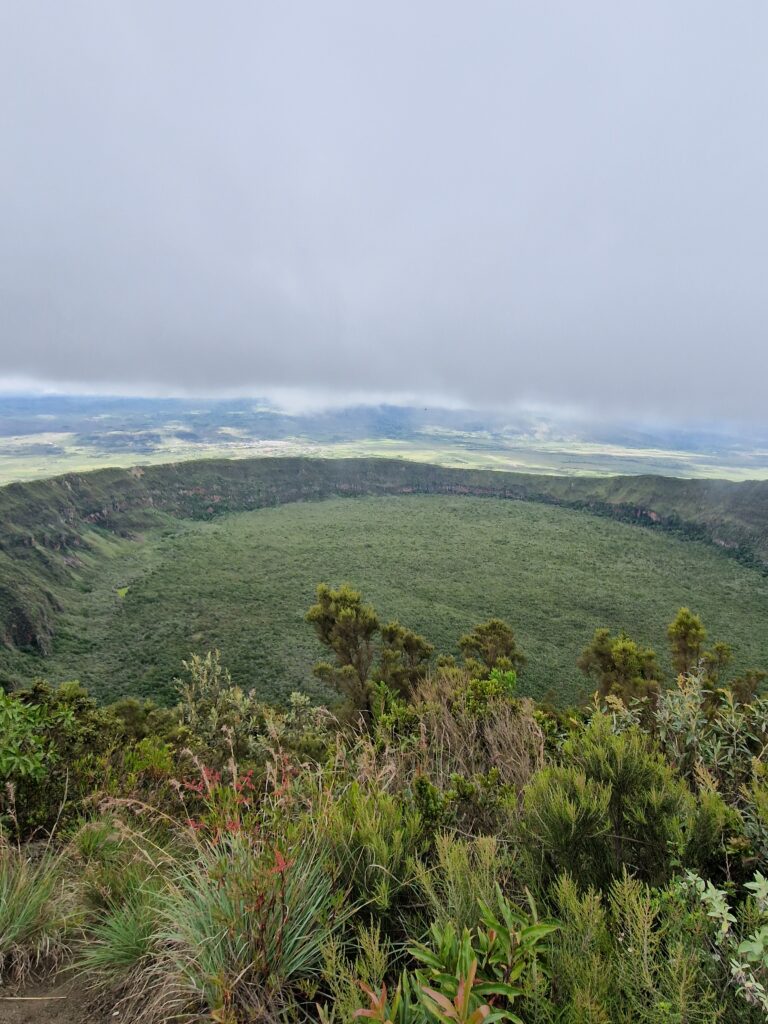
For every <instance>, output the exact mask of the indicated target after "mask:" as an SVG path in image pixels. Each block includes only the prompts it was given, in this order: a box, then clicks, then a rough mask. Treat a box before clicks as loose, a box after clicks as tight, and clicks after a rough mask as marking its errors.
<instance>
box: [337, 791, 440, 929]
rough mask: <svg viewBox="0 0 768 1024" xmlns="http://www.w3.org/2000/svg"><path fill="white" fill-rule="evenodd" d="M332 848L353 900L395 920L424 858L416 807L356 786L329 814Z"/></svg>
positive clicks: (344, 794) (381, 915)
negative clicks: (420, 857)
mask: <svg viewBox="0 0 768 1024" xmlns="http://www.w3.org/2000/svg"><path fill="white" fill-rule="evenodd" d="M327 842H328V844H329V847H330V849H331V851H332V854H333V857H334V860H335V862H336V864H337V865H338V866H339V869H340V871H341V877H342V878H343V880H344V882H345V884H346V885H347V886H348V887H349V889H350V892H351V894H352V898H353V900H354V901H355V902H357V903H360V904H362V905H364V906H365V907H366V908H367V909H368V911H369V913H371V914H372V915H374V916H376V917H386V916H390V917H391V916H392V915H393V913H394V912H395V910H396V908H397V905H398V901H399V900H400V899H401V898H402V897H403V891H404V889H405V888H406V887H407V886H408V885H410V883H411V882H412V879H413V863H414V858H415V857H416V856H417V855H418V854H419V853H420V852H421V846H422V842H423V833H422V821H421V816H420V815H419V813H418V811H417V810H416V809H415V807H413V806H412V805H410V804H409V802H408V801H407V800H404V799H403V798H402V796H400V795H397V796H396V795H394V794H390V793H385V792H382V791H381V790H379V789H373V788H372V789H368V788H366V787H364V786H362V785H361V784H360V783H358V782H352V783H351V784H350V785H349V786H348V787H347V788H346V789H345V790H344V791H343V792H342V793H341V794H340V795H339V797H338V798H337V799H336V801H335V803H334V804H333V806H332V808H331V810H330V813H329V818H328V823H327Z"/></svg>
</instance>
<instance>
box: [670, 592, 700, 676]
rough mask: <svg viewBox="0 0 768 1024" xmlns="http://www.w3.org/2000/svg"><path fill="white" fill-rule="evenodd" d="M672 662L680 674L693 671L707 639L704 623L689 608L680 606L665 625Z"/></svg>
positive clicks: (697, 664)
mask: <svg viewBox="0 0 768 1024" xmlns="http://www.w3.org/2000/svg"><path fill="white" fill-rule="evenodd" d="M667 636H668V637H669V645H670V648H671V650H672V664H673V665H674V667H675V671H676V672H678V673H679V674H681V675H688V673H690V672H695V671H696V669H697V668H698V666H699V660H700V659H701V655H702V647H703V646H704V641H705V640H706V639H707V631H706V629H705V628H704V623H703V622H702V621H701V619H700V618H699V616H698V615H694V613H693V612H692V611H691V610H690V608H681V609H680V611H679V612H678V613H677V615H676V616H675V618H674V619H673V620H672V622H670V624H669V626H668V627H667Z"/></svg>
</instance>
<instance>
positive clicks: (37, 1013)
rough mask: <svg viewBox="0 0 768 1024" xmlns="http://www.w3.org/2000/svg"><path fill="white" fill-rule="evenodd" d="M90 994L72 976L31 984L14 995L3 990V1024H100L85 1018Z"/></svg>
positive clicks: (0, 1000)
mask: <svg viewBox="0 0 768 1024" xmlns="http://www.w3.org/2000/svg"><path fill="white" fill-rule="evenodd" d="M86 1004H87V995H86V993H85V992H84V991H83V988H82V985H80V986H78V985H77V983H76V982H73V981H72V980H71V979H67V980H66V981H64V982H62V981H53V982H49V983H48V984H44V985H30V986H27V987H26V988H24V989H22V991H21V992H19V993H16V994H14V995H13V996H10V995H6V994H5V992H3V990H2V989H0V1024H85V1022H86V1021H89V1022H92V1024H97V1022H95V1021H94V1020H93V1017H90V1018H87V1017H86Z"/></svg>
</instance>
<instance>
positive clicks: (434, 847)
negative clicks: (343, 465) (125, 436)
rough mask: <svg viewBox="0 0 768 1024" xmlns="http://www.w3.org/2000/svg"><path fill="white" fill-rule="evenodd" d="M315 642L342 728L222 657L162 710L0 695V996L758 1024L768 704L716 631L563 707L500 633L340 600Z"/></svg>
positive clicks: (168, 1012) (74, 687) (72, 687)
mask: <svg viewBox="0 0 768 1024" xmlns="http://www.w3.org/2000/svg"><path fill="white" fill-rule="evenodd" d="M307 618H308V620H309V623H310V624H311V626H312V628H313V629H314V630H315V632H316V634H317V637H318V639H319V640H320V642H321V644H322V645H323V646H324V647H325V649H326V651H327V661H325V662H322V663H320V664H318V665H317V666H316V672H317V673H318V674H319V675H321V676H323V677H324V678H325V679H326V681H327V683H328V684H329V685H333V686H334V687H336V689H337V690H338V691H339V693H340V694H341V695H342V696H343V698H344V703H343V704H342V705H340V706H338V707H337V708H336V709H335V713H334V714H331V713H330V712H329V711H328V710H327V709H325V708H323V707H317V706H314V705H313V704H312V703H311V701H310V699H309V698H308V697H307V696H306V695H300V694H296V695H294V696H293V697H292V699H291V701H290V703H289V706H288V707H287V708H282V709H275V708H270V707H269V706H267V705H265V704H264V703H263V702H261V701H260V700H259V699H258V698H257V697H256V696H255V695H254V694H253V693H248V692H246V691H244V690H242V689H241V688H239V687H237V686H235V685H233V683H232V680H231V677H230V676H229V674H228V672H227V671H226V669H225V668H224V666H223V665H222V662H221V658H220V656H219V655H218V654H217V653H216V652H212V653H209V654H208V655H206V656H204V657H199V656H194V657H192V658H190V659H189V660H188V661H187V663H186V664H185V666H184V672H183V675H182V677H181V678H180V679H179V680H177V682H176V684H175V685H176V695H177V705H176V706H175V707H174V708H172V709H162V708H158V707H157V706H155V705H152V704H151V703H148V702H143V701H138V700H127V699H126V700H122V701H120V702H118V703H117V704H113V705H110V706H100V705H98V704H97V703H96V702H95V701H94V700H92V699H91V698H90V697H89V696H88V694H87V693H86V692H85V691H84V690H83V689H82V687H80V686H79V685H78V684H76V683H70V684H65V685H62V686H59V687H55V688H53V687H50V686H48V685H47V684H45V683H43V682H39V683H38V684H36V685H35V686H33V687H31V688H29V689H26V690H20V691H17V692H14V693H11V694H0V730H2V734H3V736H4V739H5V742H4V744H3V747H2V751H0V779H1V780H2V782H3V785H4V794H3V804H2V812H1V813H2V819H1V820H2V837H3V838H2V843H1V845H0V978H1V980H2V984H3V985H6V986H18V985H20V984H21V983H23V981H24V980H25V979H26V978H28V977H30V976H33V975H40V974H42V973H45V972H51V971H56V970H64V971H70V972H76V973H77V974H78V976H79V977H81V979H82V984H85V985H88V986H89V987H90V990H91V991H92V994H93V1005H94V1010H93V1013H94V1020H98V1019H100V1018H99V1014H100V1013H102V1012H103V1013H104V1014H105V1019H106V1017H109V1016H110V1015H111V1014H113V1013H115V1011H119V1013H120V1019H125V1020H130V1021H132V1022H137V1024H142V1022H143V1024H160V1022H163V1021H170V1020H175V1021H187V1022H193V1021H206V1020H208V1021H211V1020H212V1021H218V1022H219V1024H245V1022H252V1021H262V1020H263V1021H285V1022H291V1021H316V1022H321V1024H342V1022H345V1024H346V1022H351V1021H353V1020H355V1019H368V1020H372V1021H378V1022H381V1024H384V1022H387V1021H391V1022H393V1024H435V1022H441V1024H449V1022H450V1024H481V1022H482V1021H492V1020H507V1021H523V1022H526V1024H554V1022H569V1024H577V1022H579V1024H581V1022H591V1024H617V1022H618V1024H622V1022H626V1024H629V1022H638V1021H639V1022H648V1024H651V1022H653V1024H657V1022H666V1024H683V1022H701V1024H710V1022H711V1024H715V1022H726V1024H730V1022H737V1021H738V1022H742V1021H746V1022H750V1021H755V1022H757V1021H764V1020H766V1019H768V993H767V992H766V987H768V881H766V878H765V877H764V875H763V872H765V870H766V864H767V862H768V774H766V766H765V759H766V752H768V697H767V696H764V695H762V694H761V693H760V692H759V687H760V685H761V683H762V681H763V680H762V676H761V674H760V673H751V674H750V673H747V674H745V675H741V676H738V677H737V676H734V674H733V673H732V672H731V671H730V669H729V664H728V662H729V651H728V650H727V648H726V645H724V644H715V645H713V646H712V647H711V648H707V646H706V635H705V630H704V628H703V626H702V624H701V622H700V620H698V618H697V617H696V616H694V615H692V614H691V613H690V612H688V611H687V609H683V610H681V612H680V613H679V614H678V616H677V617H676V618H675V620H674V622H673V623H672V624H671V625H670V627H669V630H668V640H669V644H670V651H671V658H672V660H673V661H674V663H675V666H676V668H677V669H679V672H680V674H679V676H678V678H677V681H676V682H675V683H673V684H672V685H670V686H668V687H666V688H665V687H662V686H660V685H659V680H658V678H656V676H657V672H656V668H657V663H656V658H655V655H654V653H653V652H652V651H650V650H649V649H648V648H644V647H643V646H641V645H638V644H636V643H634V641H632V640H631V639H630V638H629V637H627V636H625V635H622V634H619V635H613V634H611V633H609V632H608V631H598V632H597V633H596V634H595V637H594V638H593V641H592V643H591V644H590V645H589V646H588V647H587V648H586V649H585V651H584V652H583V653H582V656H581V658H580V666H581V669H582V671H583V672H584V673H585V675H588V676H589V677H590V678H591V679H592V681H593V685H594V686H595V687H596V693H595V696H594V699H593V700H592V701H590V702H589V703H588V705H587V706H585V707H579V708H573V709H570V710H568V711H564V710H556V709H553V708H551V707H548V706H546V705H542V704H537V703H535V702H534V701H532V700H531V699H529V698H522V697H520V696H518V693H517V688H516V683H517V676H516V671H517V669H519V668H520V667H521V666H522V665H523V664H524V659H525V652H523V651H521V650H520V647H519V645H518V642H517V639H516V637H515V635H514V633H513V632H512V630H511V629H510V627H509V626H508V625H507V624H506V623H504V622H503V621H501V620H490V621H489V622H487V623H485V624H483V625H482V626H480V627H477V628H476V629H475V630H473V631H471V632H470V633H468V634H466V635H465V636H464V637H462V638H461V639H460V642H459V644H458V649H459V651H460V652H461V655H460V657H459V658H458V659H455V658H450V657H445V656H443V657H439V658H435V654H434V652H433V651H432V649H431V647H430V645H428V644H426V642H425V641H424V640H423V638H422V637H419V636H418V635H417V634H415V633H413V632H412V631H410V630H408V629H406V628H405V627H403V626H401V625H400V624H398V623H383V622H381V621H379V619H378V617H377V616H376V613H375V611H374V610H373V609H372V608H370V607H369V606H368V605H365V604H364V602H363V601H362V598H361V597H360V595H359V594H358V593H356V592H355V591H353V590H351V589H350V588H341V589H339V590H333V589H331V588H329V587H321V588H319V590H318V594H317V602H316V604H315V605H313V607H312V608H311V609H310V612H309V614H308V616H307ZM764 986H766V987H764Z"/></svg>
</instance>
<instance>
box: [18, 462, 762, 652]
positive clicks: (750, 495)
mask: <svg viewBox="0 0 768 1024" xmlns="http://www.w3.org/2000/svg"><path fill="white" fill-rule="evenodd" d="M397 494H447V495H462V494H466V495H472V496H475V497H494V498H504V499H509V500H517V501H533V502H541V503H545V504H550V505H557V506H562V507H566V508H571V509H577V510H583V511H586V512H589V513H591V514H593V515H598V516H606V517H609V518H612V519H616V520H619V521H622V522H627V523H633V524H637V525H642V526H646V527H650V528H654V529H661V530H664V531H667V532H673V533H676V534H678V535H681V536H685V537H689V538H691V539H696V540H702V541H706V542H708V543H712V544H715V545H717V546H718V547H720V548H722V549H724V550H726V551H727V552H728V553H729V554H730V555H732V556H733V557H735V558H737V559H738V560H739V561H741V562H743V563H745V564H748V565H751V566H753V567H755V568H758V569H760V570H761V571H762V572H768V481H767V482H763V481H754V482H753V481H747V482H731V481H725V480H723V481H720V480H718V481H710V480H682V479H676V478H670V477H661V476H632V477H608V478H606V477H600V478H592V477H575V478H574V477H556V476H540V475H530V474H525V473H509V472H501V471H493V470H467V469H454V468H448V467H443V466H436V465H430V464H425V463H417V462H409V461H406V460H399V459H381V458H350V459H322V458H307V457H285V458H279V457H278V458H268V459H265V458H254V459H244V460H229V459H202V460H199V461H192V462H183V463H169V464H164V465H160V466H145V467H134V468H132V469H128V470H125V469H100V470H94V471H92V472H87V473H70V474H66V475H64V476H59V477H52V478H48V479H44V480H38V481H33V482H24V483H12V484H8V485H6V486H5V487H2V488H0V639H1V640H2V642H4V643H5V644H6V645H8V646H12V647H17V648H19V649H24V650H31V651H35V652H37V653H39V654H43V655H44V654H46V653H48V652H49V651H50V648H51V643H52V638H53V634H54V630H55V618H56V613H57V611H58V610H59V604H58V601H57V597H56V595H55V589H56V588H55V583H56V582H57V581H58V582H62V581H65V580H66V579H67V578H68V577H69V576H70V575H71V574H72V572H73V571H76V568H77V565H78V562H79V559H80V557H81V556H82V555H83V553H84V552H85V551H87V550H88V548H89V546H90V543H91V540H92V538H94V537H96V536H97V535H98V534H99V533H100V532H102V531H104V532H106V533H108V534H109V533H111V534H114V535H117V536H131V535H133V534H136V533H138V532H140V531H141V530H142V529H144V528H147V527H149V526H150V525H153V524H154V525H156V524H158V523H159V522H160V521H162V519H163V517H169V516H170V517H173V518H175V519H193V520H194V519H197V520H208V519H212V518H214V517H216V516H220V515H222V514H224V513H227V512H243V511H249V510H255V509H259V508H264V507H269V506H275V505H280V504H285V503H289V502H295V501H312V500H320V499H323V498H327V497H332V496H349V497H354V496H363V495H397Z"/></svg>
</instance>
